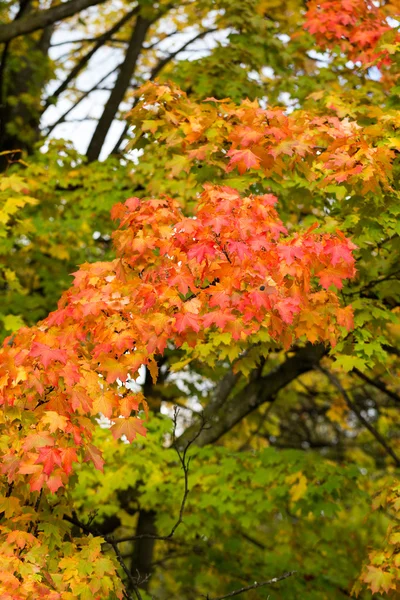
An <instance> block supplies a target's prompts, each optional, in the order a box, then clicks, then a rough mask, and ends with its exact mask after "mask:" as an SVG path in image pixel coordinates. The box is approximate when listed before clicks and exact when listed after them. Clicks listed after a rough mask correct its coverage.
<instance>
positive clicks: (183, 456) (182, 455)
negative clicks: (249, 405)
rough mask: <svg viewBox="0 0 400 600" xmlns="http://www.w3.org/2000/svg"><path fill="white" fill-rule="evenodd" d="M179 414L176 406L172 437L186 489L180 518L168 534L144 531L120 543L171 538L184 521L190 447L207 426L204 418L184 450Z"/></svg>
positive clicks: (187, 491)
mask: <svg viewBox="0 0 400 600" xmlns="http://www.w3.org/2000/svg"><path fill="white" fill-rule="evenodd" d="M178 415H179V408H175V410H174V418H173V430H172V438H173V443H172V447H173V448H174V449H175V450H176V453H177V455H178V458H179V462H180V463H181V468H182V470H183V475H184V489H183V496H182V500H181V505H180V508H179V515H178V519H177V520H176V522H175V523H174V525H173V526H172V529H171V531H170V532H169V533H168V535H154V534H151V533H143V534H141V535H133V536H132V535H130V536H126V537H123V538H119V539H117V540H115V543H116V544H120V543H122V542H131V541H134V540H143V539H150V540H161V541H165V540H170V539H171V538H172V537H173V536H174V534H175V531H176V530H177V529H178V527H179V525H180V524H181V523H182V522H183V515H184V512H185V507H186V501H187V497H188V495H189V465H190V458H187V453H188V450H189V448H190V447H191V446H192V445H193V444H194V443H195V442H196V440H197V439H198V437H199V436H200V434H201V432H202V431H203V430H204V428H205V422H204V420H203V421H202V423H201V426H200V427H199V429H198V431H197V433H196V434H195V435H194V436H193V438H192V439H191V440H190V441H189V442H188V443H187V444H186V446H185V448H184V449H183V451H182V450H180V449H179V448H178V444H177V439H176V427H177V420H178Z"/></svg>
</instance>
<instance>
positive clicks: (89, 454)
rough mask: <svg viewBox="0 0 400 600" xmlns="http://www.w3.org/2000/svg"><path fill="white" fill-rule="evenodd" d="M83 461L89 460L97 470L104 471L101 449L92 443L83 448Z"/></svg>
mask: <svg viewBox="0 0 400 600" xmlns="http://www.w3.org/2000/svg"><path fill="white" fill-rule="evenodd" d="M83 460H84V462H89V461H91V462H92V463H93V464H94V466H95V468H96V469H98V470H99V471H104V460H103V456H102V453H101V450H99V449H98V448H96V446H93V444H88V445H87V446H86V450H85V456H84V459H83Z"/></svg>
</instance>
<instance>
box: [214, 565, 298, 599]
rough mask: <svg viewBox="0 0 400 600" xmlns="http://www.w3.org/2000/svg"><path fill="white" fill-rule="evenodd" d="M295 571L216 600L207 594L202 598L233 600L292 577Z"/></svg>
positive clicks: (243, 588)
mask: <svg viewBox="0 0 400 600" xmlns="http://www.w3.org/2000/svg"><path fill="white" fill-rule="evenodd" d="M295 573H296V571H289V572H288V573H284V574H283V575H281V576H280V577H273V578H272V579H269V580H268V581H260V583H257V582H255V583H253V585H248V586H247V587H242V588H240V589H239V590H235V591H234V592H230V593H229V594H225V596H218V598H211V597H210V596H209V595H208V594H207V595H206V596H203V598H206V600H225V598H234V596H239V595H240V594H244V593H245V592H250V591H251V590H256V589H257V588H260V587H264V586H266V585H273V584H274V583H278V581H283V580H284V579H287V578H288V577H292V575H294V574H295Z"/></svg>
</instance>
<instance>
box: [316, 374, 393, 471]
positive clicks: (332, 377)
mask: <svg viewBox="0 0 400 600" xmlns="http://www.w3.org/2000/svg"><path fill="white" fill-rule="evenodd" d="M316 369H318V370H319V371H321V373H324V375H325V376H326V377H327V378H328V379H329V381H330V382H331V383H332V385H334V386H335V388H336V389H337V390H338V391H339V392H340V393H341V395H342V396H343V398H344V400H345V402H346V404H347V406H348V407H349V408H350V410H351V411H352V412H353V413H354V414H355V415H356V416H357V417H358V419H359V421H361V423H362V424H363V425H364V427H365V428H366V429H368V431H369V432H370V433H372V435H373V436H374V438H375V439H376V440H377V442H379V444H380V445H381V446H382V448H384V449H385V450H386V452H387V453H388V454H389V456H391V457H392V458H393V460H394V462H395V463H396V465H397V466H398V467H400V459H399V457H398V456H397V454H396V453H395V451H394V450H393V449H392V448H391V447H390V446H389V444H388V443H387V442H386V440H385V438H384V437H383V436H382V435H381V434H380V433H379V431H377V430H376V429H375V427H373V425H371V423H370V422H369V421H368V420H367V419H366V418H365V417H363V415H362V413H361V411H360V410H359V409H358V407H357V406H356V404H355V403H354V402H353V401H352V400H351V398H350V396H349V395H348V393H347V392H346V390H345V389H344V387H343V386H342V384H341V383H340V381H339V379H338V378H337V377H336V376H335V375H334V374H333V373H331V372H330V371H328V370H327V369H324V368H322V367H320V366H318V367H316Z"/></svg>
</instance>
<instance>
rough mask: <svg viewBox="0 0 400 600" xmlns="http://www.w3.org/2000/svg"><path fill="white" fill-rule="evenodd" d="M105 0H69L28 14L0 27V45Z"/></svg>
mask: <svg viewBox="0 0 400 600" xmlns="http://www.w3.org/2000/svg"><path fill="white" fill-rule="evenodd" d="M103 2H105V0H70V1H69V2H63V3H61V4H58V5H57V6H53V7H52V8H49V9H47V10H41V11H38V12H36V13H33V14H30V15H28V16H27V17H25V18H23V19H19V20H17V21H13V22H12V23H6V24H4V25H0V43H4V42H8V41H9V40H12V39H14V38H16V37H19V36H20V35H25V34H27V33H32V32H33V31H37V30H38V29H44V28H45V27H47V26H48V25H52V24H53V23H56V22H57V21H63V20H64V19H68V17H72V16H73V15H75V14H76V13H78V12H81V11H82V10H85V8H89V6H96V5H97V4H102V3H103Z"/></svg>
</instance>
